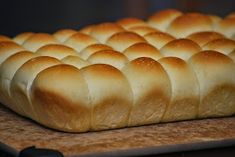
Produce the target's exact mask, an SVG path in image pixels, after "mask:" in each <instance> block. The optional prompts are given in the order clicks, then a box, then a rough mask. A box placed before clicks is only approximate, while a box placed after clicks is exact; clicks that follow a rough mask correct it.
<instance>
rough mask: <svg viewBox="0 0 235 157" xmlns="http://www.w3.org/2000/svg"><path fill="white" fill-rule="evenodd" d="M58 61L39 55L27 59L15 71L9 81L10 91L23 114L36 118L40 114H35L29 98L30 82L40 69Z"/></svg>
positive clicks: (58, 62)
mask: <svg viewBox="0 0 235 157" xmlns="http://www.w3.org/2000/svg"><path fill="white" fill-rule="evenodd" d="M60 63H61V62H60V61H59V60H57V59H56V58H52V57H47V56H40V57H36V58H32V59H30V60H28V61H27V62H25V63H24V64H23V65H22V66H21V67H20V68H19V69H18V70H17V71H16V73H15V75H14V77H13V78H12V81H11V87H10V92H11V97H12V99H13V98H14V100H15V103H16V105H17V106H18V107H19V108H20V110H21V111H23V113H24V116H27V117H29V118H32V119H34V120H38V118H39V117H40V115H38V116H37V115H36V114H35V111H34V108H33V104H32V101H31V98H30V94H31V85H32V82H33V80H34V78H35V77H36V75H37V74H38V73H39V72H40V71H42V70H43V69H45V68H48V67H50V66H53V65H57V64H60Z"/></svg>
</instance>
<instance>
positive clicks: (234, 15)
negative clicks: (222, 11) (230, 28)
mask: <svg viewBox="0 0 235 157" xmlns="http://www.w3.org/2000/svg"><path fill="white" fill-rule="evenodd" d="M234 17H235V12H234V11H233V12H231V13H229V14H228V15H227V16H226V17H225V18H226V19H227V18H234Z"/></svg>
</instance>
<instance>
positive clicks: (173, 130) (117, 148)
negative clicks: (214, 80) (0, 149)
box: [0, 105, 235, 156]
mask: <svg viewBox="0 0 235 157" xmlns="http://www.w3.org/2000/svg"><path fill="white" fill-rule="evenodd" d="M0 141H1V142H2V143H5V144H7V145H9V146H11V147H13V148H15V149H17V150H21V149H23V148H25V147H28V146H33V145H34V146H36V147H40V148H41V147H43V148H51V149H57V150H59V151H61V152H62V153H63V154H64V155H65V156H77V155H85V156H86V155H88V156H92V154H94V153H101V154H102V153H103V154H105V153H110V152H111V153H110V154H112V155H114V154H115V153H116V154H117V153H120V152H124V154H125V152H126V153H128V151H129V153H130V152H131V151H132V150H133V151H134V152H137V153H138V154H141V153H142V154H144V153H146V152H148V151H150V150H151V151H153V152H154V150H157V149H158V148H163V149H161V150H164V148H170V147H172V146H179V145H183V146H184V147H185V148H186V147H187V146H196V145H195V144H198V145H199V146H200V145H203V144H204V143H206V144H207V143H213V142H215V143H216V142H217V143H218V142H221V141H230V142H231V141H232V142H235V117H227V118H214V119H204V120H192V121H184V122H174V123H165V124H155V125H148V126H140V127H132V128H124V129H117V130H108V131H99V132H88V133H80V134H74V133H63V132H58V131H55V130H51V129H48V128H45V127H43V126H41V125H39V124H36V123H35V122H33V121H31V120H29V119H26V118H23V117H21V116H19V115H17V114H15V113H13V112H11V111H10V110H8V109H6V108H5V107H3V106H2V105H0ZM175 148H177V147H175ZM190 149H192V147H191V148H190ZM165 151H167V149H165ZM110 154H109V155H110ZM120 154H122V153H120ZM120 154H119V155H120ZM96 155H97V154H96Z"/></svg>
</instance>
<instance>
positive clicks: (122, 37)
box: [106, 32, 146, 52]
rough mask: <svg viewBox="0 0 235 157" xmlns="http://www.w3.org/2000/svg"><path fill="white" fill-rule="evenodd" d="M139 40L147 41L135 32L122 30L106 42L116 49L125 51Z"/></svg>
mask: <svg viewBox="0 0 235 157" xmlns="http://www.w3.org/2000/svg"><path fill="white" fill-rule="evenodd" d="M139 42H146V40H145V39H144V38H143V37H141V36H140V35H138V34H136V33H133V32H120V33H116V34H114V35H112V36H111V37H110V38H109V39H108V40H107V42H106V44H107V45H109V46H111V47H112V48H113V49H114V50H116V51H120V52H123V51H124V50H125V49H126V48H128V47H129V46H131V45H133V44H135V43H139Z"/></svg>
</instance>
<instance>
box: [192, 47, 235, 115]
mask: <svg viewBox="0 0 235 157" xmlns="http://www.w3.org/2000/svg"><path fill="white" fill-rule="evenodd" d="M189 64H190V65H191V67H192V68H193V69H194V71H195V73H196V76H197V79H198V82H199V89H200V104H199V113H198V117H199V118H207V117H220V116H229V115H233V114H234V113H235V73H234V70H235V64H234V62H233V61H232V59H230V58H229V57H228V56H226V55H224V54H222V53H219V52H216V51H202V52H199V53H197V54H195V55H193V56H192V57H191V58H190V59H189Z"/></svg>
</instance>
